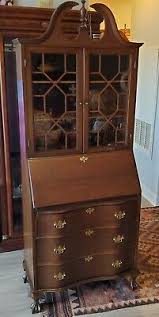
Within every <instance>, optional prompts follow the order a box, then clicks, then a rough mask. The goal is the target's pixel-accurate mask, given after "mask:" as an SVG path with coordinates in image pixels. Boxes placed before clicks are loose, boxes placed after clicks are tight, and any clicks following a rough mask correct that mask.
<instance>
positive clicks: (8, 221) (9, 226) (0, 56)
mask: <svg viewBox="0 0 159 317" xmlns="http://www.w3.org/2000/svg"><path fill="white" fill-rule="evenodd" d="M0 78H1V83H0V99H1V102H0V106H1V107H0V111H1V114H2V126H1V129H2V131H3V149H2V152H1V155H3V153H4V168H5V173H4V176H3V177H5V181H4V182H5V186H6V189H4V186H3V189H2V190H3V195H4V196H3V199H4V197H5V195H6V198H5V202H4V204H5V206H6V208H5V211H4V215H6V216H5V217H4V218H5V219H4V228H3V229H4V230H3V234H4V235H6V236H10V237H11V236H12V234H13V211H12V202H11V199H12V197H11V191H12V186H11V171H10V154H9V132H8V129H9V128H8V112H7V99H6V78H5V64H4V47H3V39H2V36H0Z"/></svg>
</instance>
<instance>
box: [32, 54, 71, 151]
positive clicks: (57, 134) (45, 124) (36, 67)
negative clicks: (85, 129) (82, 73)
mask: <svg viewBox="0 0 159 317" xmlns="http://www.w3.org/2000/svg"><path fill="white" fill-rule="evenodd" d="M32 63H33V66H32V69H33V72H32V93H33V122H34V129H33V133H34V148H35V151H38V152H40V151H42V152H44V151H58V150H64V151H67V150H70V149H76V143H77V142H76V137H77V135H76V133H77V129H76V73H75V71H76V55H75V54H61V53H60V54H54V53H53V54H51V53H49V54H45V53H42V54H36V53H34V54H32Z"/></svg>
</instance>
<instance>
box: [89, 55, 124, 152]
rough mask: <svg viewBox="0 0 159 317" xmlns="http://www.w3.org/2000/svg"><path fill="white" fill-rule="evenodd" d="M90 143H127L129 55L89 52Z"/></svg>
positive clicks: (97, 144)
mask: <svg viewBox="0 0 159 317" xmlns="http://www.w3.org/2000/svg"><path fill="white" fill-rule="evenodd" d="M89 82H90V84H89V128H88V130H89V137H88V145H89V147H102V146H105V147H110V148H113V147H115V146H118V145H120V146H121V145H123V146H124V145H125V144H126V131H127V111H128V95H129V55H117V54H112V55H104V54H101V55H100V54H99V55H95V54H92V55H90V64H89Z"/></svg>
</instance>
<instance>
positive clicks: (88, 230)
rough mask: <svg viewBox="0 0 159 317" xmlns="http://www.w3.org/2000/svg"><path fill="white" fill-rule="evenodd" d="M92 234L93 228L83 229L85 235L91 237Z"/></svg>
mask: <svg viewBox="0 0 159 317" xmlns="http://www.w3.org/2000/svg"><path fill="white" fill-rule="evenodd" d="M93 234H94V230H93V229H87V230H86V231H85V235H86V236H87V237H91V236H92V235H93Z"/></svg>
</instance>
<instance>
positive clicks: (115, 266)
mask: <svg viewBox="0 0 159 317" xmlns="http://www.w3.org/2000/svg"><path fill="white" fill-rule="evenodd" d="M122 263H123V262H122V261H121V260H116V261H114V262H113V263H112V266H113V267H114V268H115V269H119V268H120V267H121V265H122Z"/></svg>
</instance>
